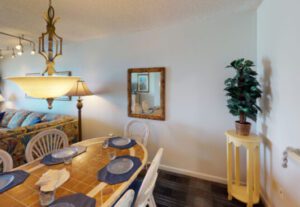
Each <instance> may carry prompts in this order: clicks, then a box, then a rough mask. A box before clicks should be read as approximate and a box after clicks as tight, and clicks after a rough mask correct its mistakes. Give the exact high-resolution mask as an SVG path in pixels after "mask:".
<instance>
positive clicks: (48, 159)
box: [41, 146, 86, 165]
mask: <svg viewBox="0 0 300 207" xmlns="http://www.w3.org/2000/svg"><path fill="white" fill-rule="evenodd" d="M85 151H86V147H81V146H80V151H78V152H77V153H76V154H75V155H74V156H73V157H76V156H78V155H80V154H82V153H84V152H85ZM63 162H64V159H58V158H54V157H52V154H48V155H45V156H44V157H43V159H42V160H41V163H43V164H45V165H57V164H61V163H63Z"/></svg>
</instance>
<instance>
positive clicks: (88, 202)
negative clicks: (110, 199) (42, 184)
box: [49, 193, 96, 207]
mask: <svg viewBox="0 0 300 207" xmlns="http://www.w3.org/2000/svg"><path fill="white" fill-rule="evenodd" d="M58 204H61V205H58ZM63 204H71V205H72V206H74V207H95V206H96V200H95V199H94V198H91V197H88V196H86V195H84V194H82V193H76V194H72V195H68V196H64V197H61V198H59V199H57V200H56V201H54V202H53V203H51V205H50V206H49V207H56V206H63Z"/></svg>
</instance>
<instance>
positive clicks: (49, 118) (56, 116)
mask: <svg viewBox="0 0 300 207" xmlns="http://www.w3.org/2000/svg"><path fill="white" fill-rule="evenodd" d="M60 116H61V115H59V114H45V115H44V116H43V117H42V122H47V121H53V120H55V119H59V118H60Z"/></svg>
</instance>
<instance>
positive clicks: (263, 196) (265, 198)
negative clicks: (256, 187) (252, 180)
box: [260, 192, 272, 207]
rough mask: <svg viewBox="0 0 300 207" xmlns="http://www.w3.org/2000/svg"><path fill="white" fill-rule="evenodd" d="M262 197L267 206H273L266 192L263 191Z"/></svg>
mask: <svg viewBox="0 0 300 207" xmlns="http://www.w3.org/2000/svg"><path fill="white" fill-rule="evenodd" d="M260 198H261V200H262V202H263V204H264V205H265V207H272V205H271V202H270V201H269V199H268V198H267V196H266V194H265V193H263V192H261V193H260Z"/></svg>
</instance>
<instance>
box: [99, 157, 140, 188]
mask: <svg viewBox="0 0 300 207" xmlns="http://www.w3.org/2000/svg"><path fill="white" fill-rule="evenodd" d="M119 158H128V159H130V160H132V162H133V167H132V168H131V170H129V171H128V172H127V173H124V174H120V175H116V174H112V173H110V172H108V170H107V166H108V165H106V166H105V167H104V168H102V169H101V170H99V171H98V176H97V177H98V180H99V181H102V182H106V183H108V184H110V185H114V184H117V183H122V182H125V181H127V180H129V179H130V178H131V176H132V175H133V174H134V173H135V171H136V170H137V169H138V168H139V167H140V166H141V165H142V162H141V161H140V159H139V158H137V157H132V156H129V155H125V156H120V157H117V158H116V159H119Z"/></svg>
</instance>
